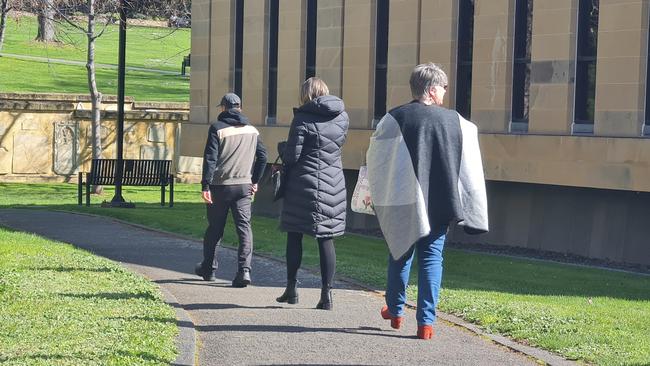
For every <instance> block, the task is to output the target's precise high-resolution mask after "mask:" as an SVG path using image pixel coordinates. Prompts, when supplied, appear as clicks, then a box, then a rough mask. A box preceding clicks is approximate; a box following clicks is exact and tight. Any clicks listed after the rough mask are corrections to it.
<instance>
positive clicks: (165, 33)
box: [2, 16, 190, 72]
mask: <svg viewBox="0 0 650 366" xmlns="http://www.w3.org/2000/svg"><path fill="white" fill-rule="evenodd" d="M37 27H38V24H37V22H36V18H35V17H30V16H24V17H21V18H18V21H16V18H13V17H10V18H9V19H8V22H7V30H6V38H5V44H4V46H3V48H2V52H3V53H12V54H19V55H29V56H39V57H49V58H58V59H64V60H74V61H84V62H85V61H86V36H85V35H84V34H82V33H81V32H80V31H78V30H76V29H73V28H72V27H71V26H69V25H68V24H63V23H61V24H57V31H58V38H59V41H60V43H58V44H43V43H41V42H36V41H34V38H36V33H37V32H36V31H37ZM126 39H127V50H126V63H127V66H134V67H145V68H151V69H159V70H168V71H178V72H180V68H181V62H182V61H183V56H186V55H187V54H188V53H190V30H189V29H177V30H174V29H171V28H153V27H133V26H129V27H128V28H127V37H126ZM117 46H118V27H117V26H116V25H111V26H109V27H108V28H107V30H106V32H105V33H104V34H103V35H102V36H101V37H99V38H98V39H97V44H96V54H95V55H96V62H97V63H102V64H112V65H117Z"/></svg>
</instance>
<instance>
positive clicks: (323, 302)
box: [316, 286, 334, 310]
mask: <svg viewBox="0 0 650 366" xmlns="http://www.w3.org/2000/svg"><path fill="white" fill-rule="evenodd" d="M333 307H334V303H333V302H332V288H331V287H329V286H327V287H324V288H322V289H321V290H320V301H319V302H318V304H317V305H316V309H323V310H332V308H333Z"/></svg>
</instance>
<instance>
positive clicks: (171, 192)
mask: <svg viewBox="0 0 650 366" xmlns="http://www.w3.org/2000/svg"><path fill="white" fill-rule="evenodd" d="M169 207H174V175H173V174H170V175H169Z"/></svg>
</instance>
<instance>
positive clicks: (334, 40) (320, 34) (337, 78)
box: [316, 0, 343, 96]
mask: <svg viewBox="0 0 650 366" xmlns="http://www.w3.org/2000/svg"><path fill="white" fill-rule="evenodd" d="M317 29H318V30H317V33H316V76H318V77H320V78H321V79H323V81H325V83H326V84H327V87H328V88H329V90H330V94H333V95H336V96H340V95H341V84H342V80H341V74H342V67H343V0H326V1H322V0H321V1H319V2H318V19H317Z"/></svg>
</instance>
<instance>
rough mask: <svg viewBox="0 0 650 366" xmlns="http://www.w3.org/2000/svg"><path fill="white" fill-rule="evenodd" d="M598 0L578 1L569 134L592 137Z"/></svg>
mask: <svg viewBox="0 0 650 366" xmlns="http://www.w3.org/2000/svg"><path fill="white" fill-rule="evenodd" d="M598 5H599V0H580V2H579V7H578V47H577V53H576V80H575V103H574V126H573V133H577V134H580V133H593V125H594V110H595V101H596V55H597V52H596V51H597V44H598Z"/></svg>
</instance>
